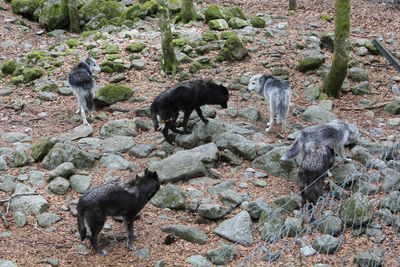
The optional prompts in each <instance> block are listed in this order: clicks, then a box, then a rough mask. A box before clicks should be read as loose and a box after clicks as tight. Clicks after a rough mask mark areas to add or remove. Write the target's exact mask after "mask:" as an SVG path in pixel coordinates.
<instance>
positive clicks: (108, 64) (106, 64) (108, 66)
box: [100, 61, 125, 73]
mask: <svg viewBox="0 0 400 267" xmlns="http://www.w3.org/2000/svg"><path fill="white" fill-rule="evenodd" d="M100 67H101V71H102V72H105V73H112V72H123V71H124V70H125V67H124V65H122V64H120V63H115V62H112V61H103V62H102V63H101V64H100Z"/></svg>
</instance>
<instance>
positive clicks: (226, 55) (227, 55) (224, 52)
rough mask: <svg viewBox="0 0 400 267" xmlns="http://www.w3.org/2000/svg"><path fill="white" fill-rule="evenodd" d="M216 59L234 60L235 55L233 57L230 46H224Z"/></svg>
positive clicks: (219, 60) (220, 60)
mask: <svg viewBox="0 0 400 267" xmlns="http://www.w3.org/2000/svg"><path fill="white" fill-rule="evenodd" d="M216 61H218V62H222V61H233V57H232V55H231V52H230V51H229V49H228V48H222V50H221V51H220V52H219V53H218V56H217V58H216Z"/></svg>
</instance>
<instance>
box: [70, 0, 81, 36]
mask: <svg viewBox="0 0 400 267" xmlns="http://www.w3.org/2000/svg"><path fill="white" fill-rule="evenodd" d="M68 13H69V28H70V31H71V32H75V33H80V32H82V30H81V26H80V23H79V13H78V7H77V4H76V0H68Z"/></svg>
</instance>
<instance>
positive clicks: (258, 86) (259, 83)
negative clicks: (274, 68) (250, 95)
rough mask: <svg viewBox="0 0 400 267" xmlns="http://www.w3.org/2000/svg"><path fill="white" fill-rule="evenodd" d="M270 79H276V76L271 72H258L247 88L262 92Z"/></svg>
mask: <svg viewBox="0 0 400 267" xmlns="http://www.w3.org/2000/svg"><path fill="white" fill-rule="evenodd" d="M269 79H274V76H272V75H270V74H256V75H254V76H252V77H251V78H250V81H249V84H248V85H247V88H246V89H247V90H248V91H255V92H256V93H258V94H261V92H262V90H263V87H264V84H265V83H266V82H267V81H268V80H269ZM275 79H276V78H275Z"/></svg>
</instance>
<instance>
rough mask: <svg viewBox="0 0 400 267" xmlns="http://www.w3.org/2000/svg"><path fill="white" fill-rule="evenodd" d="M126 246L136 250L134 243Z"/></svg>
mask: <svg viewBox="0 0 400 267" xmlns="http://www.w3.org/2000/svg"><path fill="white" fill-rule="evenodd" d="M128 248H129V250H132V251H133V250H136V247H135V245H133V244H128Z"/></svg>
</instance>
